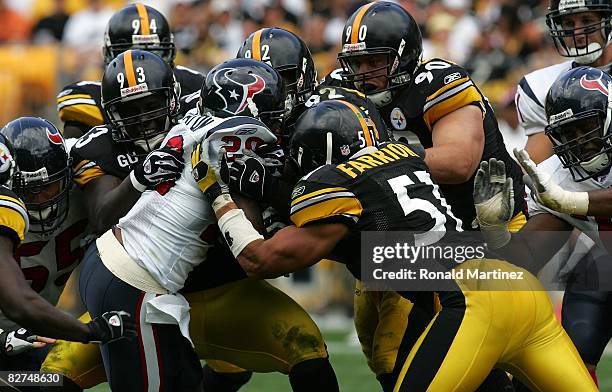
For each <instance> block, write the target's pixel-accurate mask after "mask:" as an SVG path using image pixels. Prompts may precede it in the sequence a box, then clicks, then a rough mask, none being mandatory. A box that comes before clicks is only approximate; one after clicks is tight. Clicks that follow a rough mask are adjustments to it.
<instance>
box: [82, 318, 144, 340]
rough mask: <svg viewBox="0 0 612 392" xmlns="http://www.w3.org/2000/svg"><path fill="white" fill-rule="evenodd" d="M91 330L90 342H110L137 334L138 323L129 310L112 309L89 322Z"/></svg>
mask: <svg viewBox="0 0 612 392" xmlns="http://www.w3.org/2000/svg"><path fill="white" fill-rule="evenodd" d="M87 326H88V327H89V330H90V332H91V334H90V336H91V338H90V340H89V343H100V344H105V343H110V342H114V341H115V340H118V339H122V338H130V337H134V336H136V324H135V323H134V319H133V318H132V316H130V314H129V313H128V312H124V311H122V310H121V311H110V312H106V313H104V314H102V315H101V316H98V317H96V318H95V319H93V320H92V321H90V322H89V323H87Z"/></svg>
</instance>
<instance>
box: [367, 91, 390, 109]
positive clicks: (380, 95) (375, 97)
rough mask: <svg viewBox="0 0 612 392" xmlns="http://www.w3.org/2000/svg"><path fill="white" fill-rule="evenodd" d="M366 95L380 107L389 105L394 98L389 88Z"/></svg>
mask: <svg viewBox="0 0 612 392" xmlns="http://www.w3.org/2000/svg"><path fill="white" fill-rule="evenodd" d="M366 95H367V96H368V98H369V99H370V100H371V101H372V102H374V104H375V105H376V106H377V107H379V108H380V107H383V106H386V105H388V104H389V103H390V102H391V101H392V100H393V94H391V91H389V90H387V91H379V92H377V93H374V94H366Z"/></svg>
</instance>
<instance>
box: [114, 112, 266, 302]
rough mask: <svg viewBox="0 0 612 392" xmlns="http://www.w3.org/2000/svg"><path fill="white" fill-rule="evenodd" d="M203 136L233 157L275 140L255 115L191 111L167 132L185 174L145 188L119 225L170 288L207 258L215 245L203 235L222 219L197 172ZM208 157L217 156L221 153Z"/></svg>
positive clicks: (133, 253) (135, 254) (135, 252)
mask: <svg viewBox="0 0 612 392" xmlns="http://www.w3.org/2000/svg"><path fill="white" fill-rule="evenodd" d="M204 139H208V140H209V145H210V150H209V151H212V152H218V151H219V149H220V148H221V147H225V149H226V151H227V152H228V157H229V158H230V159H231V158H232V157H233V156H235V155H237V154H241V153H242V150H243V149H254V148H255V147H257V146H258V145H261V144H264V143H275V142H276V136H274V134H273V133H272V132H271V131H270V130H269V129H268V128H267V127H266V126H265V125H264V124H263V123H262V122H260V121H259V120H257V119H254V118H250V117H231V118H226V119H221V118H215V117H208V116H200V115H191V114H189V115H186V116H185V117H184V118H183V119H182V120H181V121H180V122H179V124H178V125H176V126H175V127H173V128H172V129H171V130H170V132H168V135H167V136H166V138H165V140H164V142H163V143H162V145H167V146H171V147H173V148H175V149H177V150H179V151H181V152H182V154H183V158H184V161H185V168H184V169H183V172H182V173H181V177H180V178H179V179H178V180H177V181H171V182H167V183H163V184H160V185H159V186H158V187H157V188H156V189H155V190H154V191H146V192H144V193H143V195H142V196H141V197H140V199H139V200H138V202H137V203H136V204H135V205H134V207H132V209H131V210H130V212H128V214H127V215H126V216H125V217H123V218H122V219H120V220H119V224H118V226H119V227H120V228H121V234H122V237H123V246H124V247H125V249H126V251H127V253H128V254H129V255H130V257H131V258H132V259H134V260H135V261H136V262H137V263H138V264H139V265H140V266H142V267H144V268H145V269H146V270H147V271H149V273H150V274H151V276H152V277H153V278H155V280H157V282H158V283H160V284H161V285H162V286H163V287H165V288H166V289H167V290H168V291H170V292H177V291H178V290H180V289H181V288H182V287H183V285H184V284H185V280H186V279H187V275H188V274H189V272H191V270H192V269H193V268H194V267H195V266H196V265H198V264H199V263H201V262H203V261H204V260H205V258H206V253H207V251H208V250H209V249H210V247H211V246H212V244H210V243H208V242H206V241H204V240H203V239H202V237H206V236H205V235H203V234H204V233H205V232H206V231H207V229H208V228H209V227H210V226H212V225H216V223H217V219H216V218H215V215H214V213H213V211H212V209H211V207H210V203H209V202H208V200H207V199H206V197H205V196H204V194H203V193H202V191H201V190H200V188H199V187H198V184H197V183H196V181H195V180H194V178H193V175H192V161H191V153H192V151H193V149H194V148H195V147H196V146H197V145H198V144H199V143H200V142H201V141H202V140H204ZM209 159H210V162H217V161H218V156H210V157H209Z"/></svg>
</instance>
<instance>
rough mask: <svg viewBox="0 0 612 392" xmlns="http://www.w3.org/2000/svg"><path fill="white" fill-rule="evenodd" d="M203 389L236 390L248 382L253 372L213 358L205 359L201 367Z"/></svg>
mask: <svg viewBox="0 0 612 392" xmlns="http://www.w3.org/2000/svg"><path fill="white" fill-rule="evenodd" d="M202 372H203V375H204V379H203V380H202V386H203V387H204V390H205V391H219V392H233V391H238V390H239V389H240V388H241V387H242V386H243V385H244V384H246V383H247V382H249V380H250V379H251V376H252V375H253V372H251V371H249V370H244V369H242V368H240V367H238V366H235V365H233V364H231V363H229V362H225V361H219V360H214V359H208V360H206V364H205V365H204V367H203V368H202Z"/></svg>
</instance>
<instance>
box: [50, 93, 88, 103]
mask: <svg viewBox="0 0 612 392" xmlns="http://www.w3.org/2000/svg"><path fill="white" fill-rule="evenodd" d="M76 98H86V99H92V100H93V98H92V96H91V95H89V94H69V95H64V96H62V97H58V98H57V102H58V103H60V102H64V101H67V100H69V99H76Z"/></svg>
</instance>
